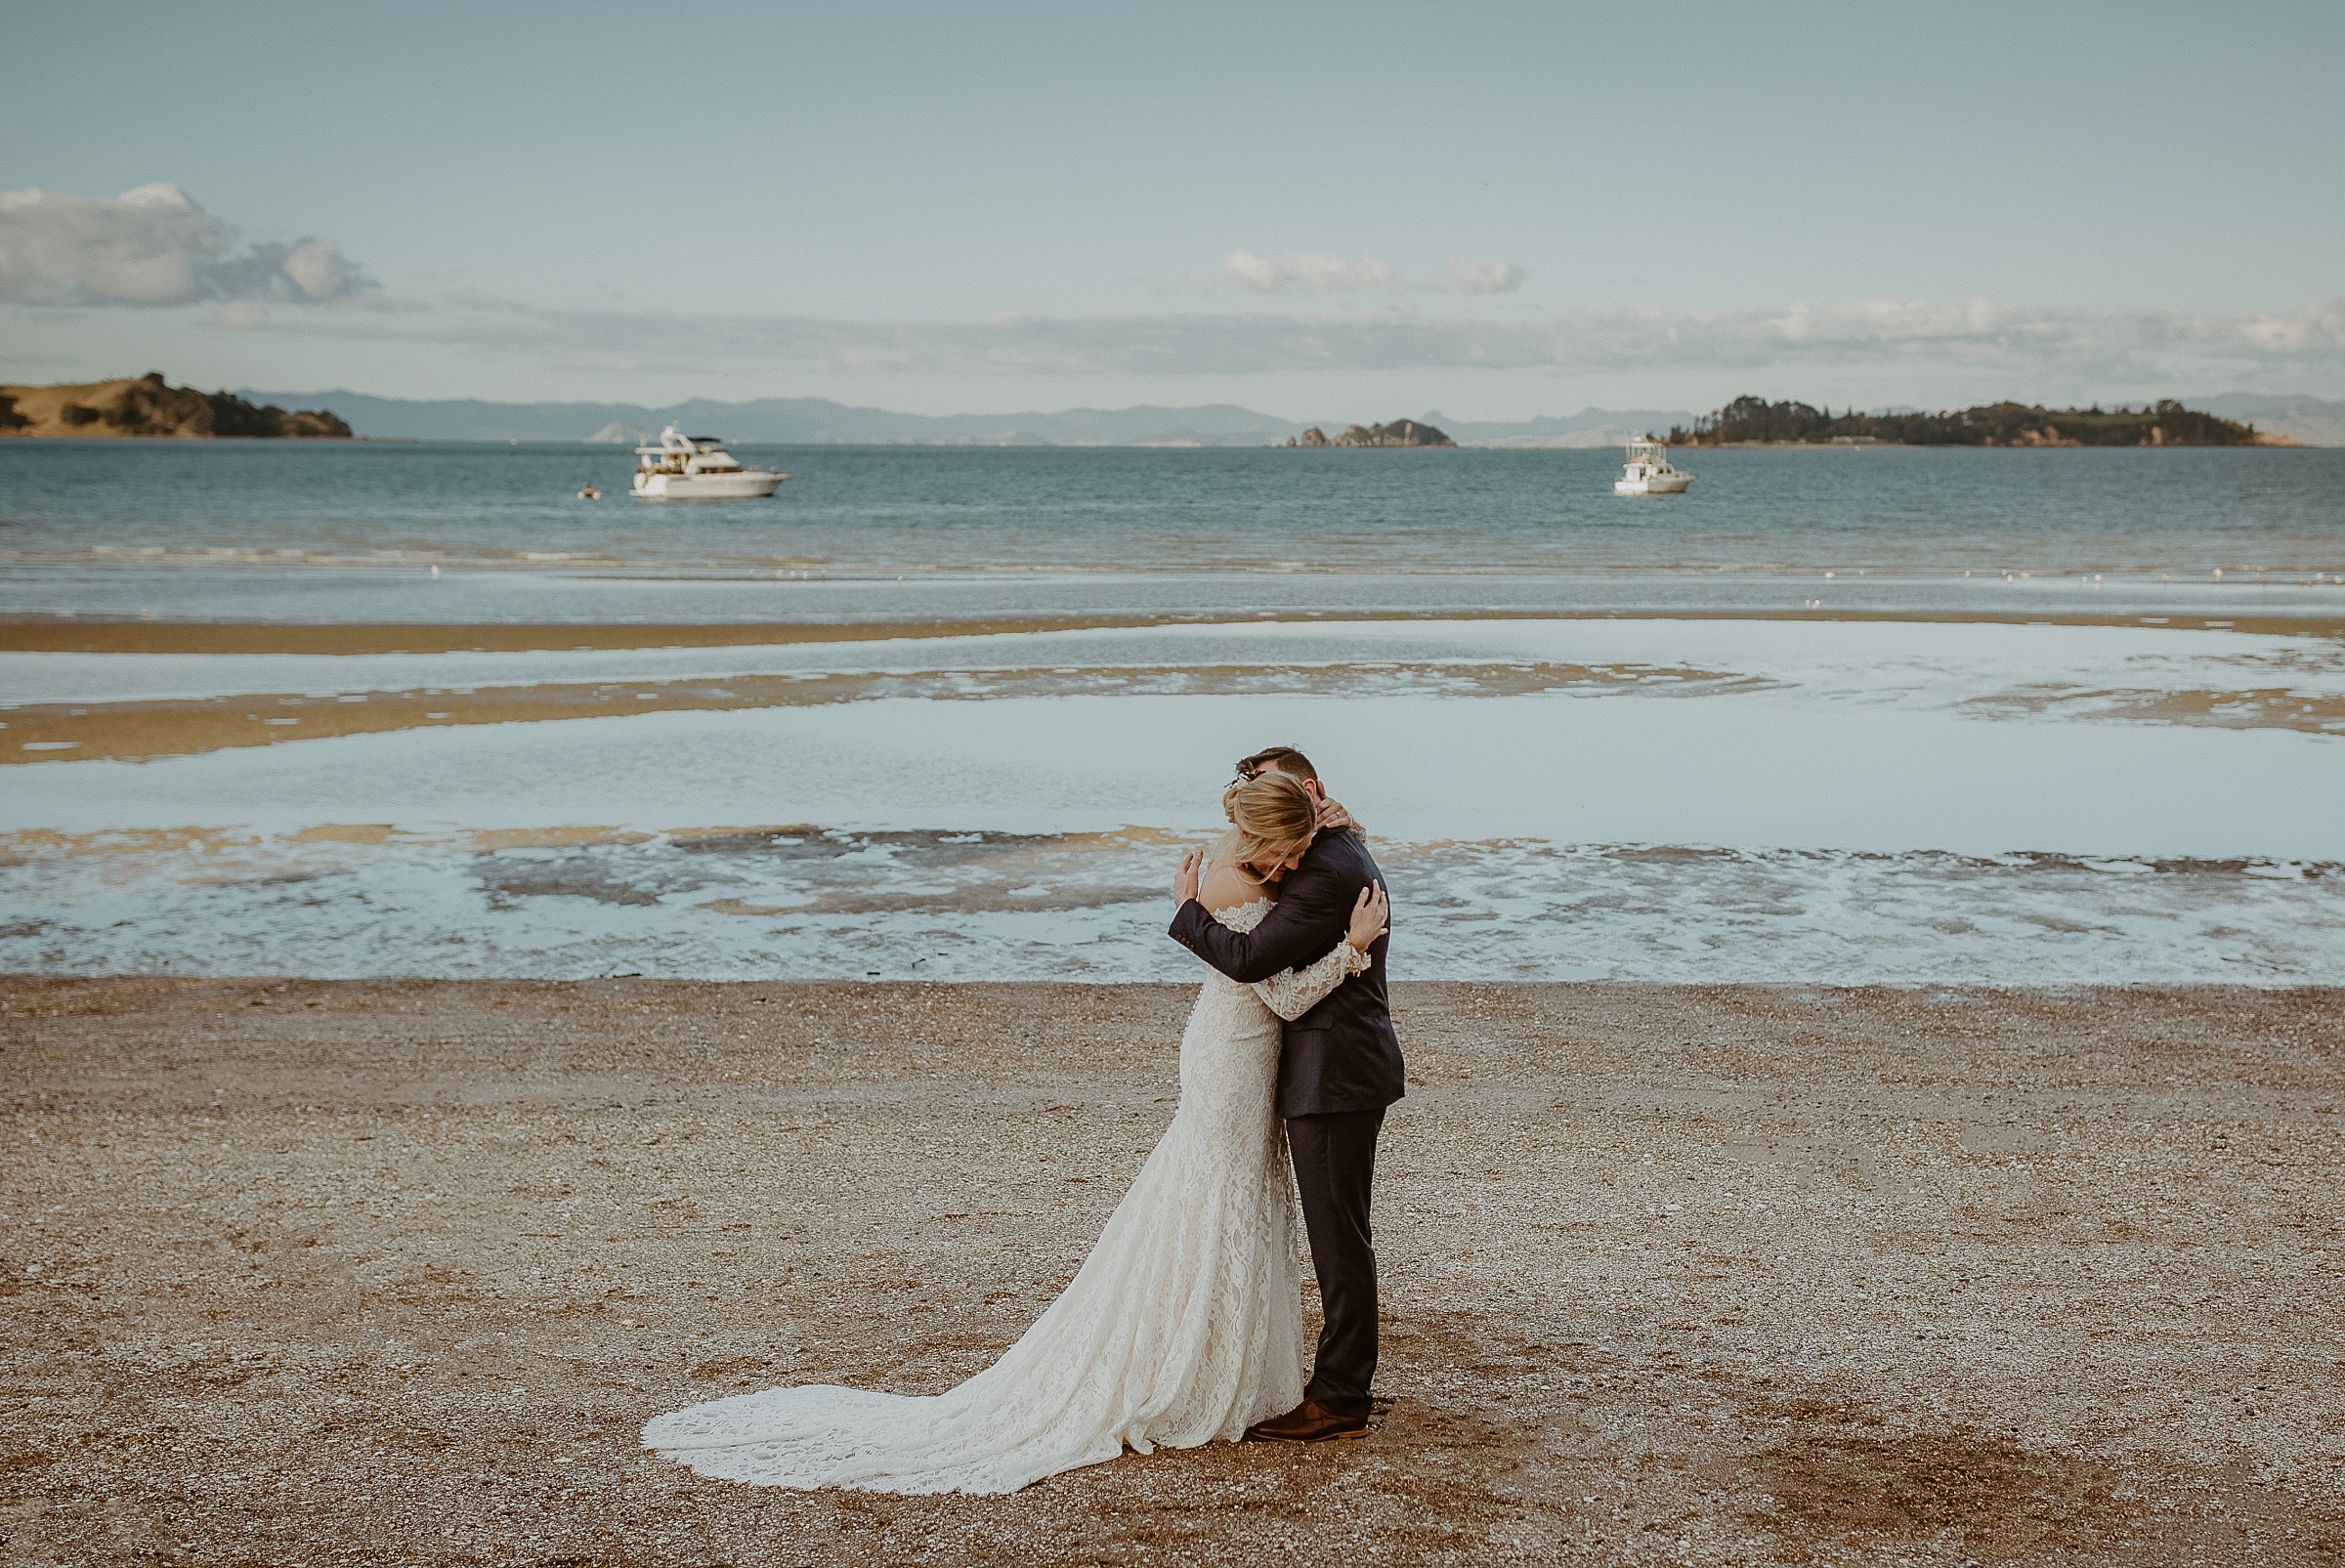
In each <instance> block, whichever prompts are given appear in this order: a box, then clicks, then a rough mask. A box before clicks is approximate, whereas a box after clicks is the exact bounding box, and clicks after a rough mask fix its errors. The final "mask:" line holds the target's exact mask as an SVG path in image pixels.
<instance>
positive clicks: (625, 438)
mask: <svg viewBox="0 0 2345 1568" xmlns="http://www.w3.org/2000/svg"><path fill="white" fill-rule="evenodd" d="M242 396H244V397H246V398H250V399H252V400H254V401H255V402H260V403H281V404H284V405H285V406H288V407H292V406H299V407H304V408H317V407H325V408H331V409H332V410H333V411H334V412H335V413H336V414H338V415H340V416H341V417H342V418H343V419H345V420H347V421H349V423H350V426H351V428H352V429H353V430H355V431H357V432H358V433H359V434H360V435H361V436H372V437H375V438H377V439H386V438H387V439H394V440H397V439H405V440H410V441H499V442H502V441H576V442H608V443H615V444H619V445H634V444H635V443H636V441H637V440H638V439H639V438H640V436H641V435H642V434H644V433H656V432H658V431H659V429H660V428H661V426H662V425H676V426H679V427H681V428H682V429H683V430H684V431H685V432H686V433H687V434H689V435H708V436H721V437H723V438H724V439H725V440H727V441H730V442H735V443H738V444H741V445H754V444H759V443H789V444H793V445H795V444H805V445H858V446H863V445H924V446H1273V445H1278V444H1280V443H1282V442H1284V441H1286V440H1287V439H1288V438H1289V437H1293V436H1300V435H1301V434H1302V432H1303V431H1304V429H1306V428H1307V426H1308V424H1309V423H1310V422H1308V421H1302V420H1289V419H1280V418H1277V417H1275V416H1273V415H1270V414H1263V413H1257V412H1255V411H1254V410H1253V409H1251V408H1241V407H1239V406H1238V405H1237V404H1235V403H1201V404H1198V405H1196V406H1194V407H1188V408H1164V407H1157V406H1154V405H1151V404H1141V405H1139V406H1137V407H1131V408H1068V409H1063V410H1061V411H1059V412H1057V413H1041V412H1033V413H1018V414H900V413H893V412H890V411H889V410H887V409H885V408H858V407H854V406H852V405H850V404H847V403H832V402H831V401H830V400H829V399H827V398H760V399H758V400H756V401H755V402H751V403H712V402H710V401H708V400H706V399H695V400H693V401H692V402H690V403H671V404H669V405H668V406H666V407H662V408H650V407H645V406H643V405H642V404H640V403H483V402H479V401H475V400H454V399H451V400H446V401H435V402H417V401H414V400H410V399H406V398H373V397H368V396H367V395H366V394H364V393H359V392H299V393H294V392H246V393H244V394H242ZM1692 417H1693V416H1692V415H1691V414H1688V413H1685V412H1684V411H1682V410H1675V409H1646V408H1626V409H1609V408H1586V409H1583V410H1581V411H1580V412H1579V413H1577V414H1574V415H1572V416H1571V417H1569V418H1562V417H1557V416H1553V415H1551V416H1549V417H1546V418H1542V419H1531V420H1522V421H1517V422H1514V423H1476V422H1474V421H1471V420H1453V419H1451V418H1449V417H1448V416H1447V415H1445V414H1443V413H1441V412H1440V411H1439V410H1438V409H1435V410H1433V411H1431V412H1428V413H1427V414H1425V415H1423V416H1422V418H1421V422H1422V423H1425V424H1429V425H1438V426H1440V427H1441V428H1442V429H1443V430H1445V431H1447V432H1448V433H1449V434H1450V435H1451V436H1452V437H1453V438H1454V439H1455V440H1457V441H1459V442H1461V443H1465V444H1469V445H1492V446H1610V445H1618V444H1619V443H1620V442H1622V441H1624V440H1627V439H1629V438H1630V437H1632V436H1638V435H1642V434H1643V433H1644V432H1645V431H1647V430H1667V429H1668V428H1669V427H1670V425H1671V424H1672V423H1675V422H1679V421H1684V420H1689V419H1691V418H1692ZM1316 422H1317V423H1319V424H1322V425H1327V426H1330V427H1332V428H1335V429H1339V430H1341V429H1343V426H1344V425H1345V424H1346V423H1347V422H1348V421H1345V420H1336V419H1329V420H1320V421H1316Z"/></svg>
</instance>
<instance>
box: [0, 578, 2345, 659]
mask: <svg viewBox="0 0 2345 1568" xmlns="http://www.w3.org/2000/svg"><path fill="white" fill-rule="evenodd" d="M2054 575H2056V574H2054ZM2341 597H2345V596H2341ZM1445 620H1696V621H1698V620H1761V621H1778V620H1789V621H1857V622H1874V621H1885V622H1895V623H1905V624H1916V625H1978V626H2029V625H2049V626H2154V627H2158V628H2161V629H2164V630H2168V631H2208V630H2219V631H2241V632H2257V633H2268V634H2272V635H2277V636H2302V637H2335V638H2345V603H2340V605H2339V606H2338V608H2337V611H2336V613H2335V614H2320V615H2305V614H2292V615H2291V614H2281V615H2273V614H2255V613H2254V612H2253V611H2241V612H2239V613H2238V614H2207V613H2204V612H2197V613H2177V614H2155V615H2153V614H2148V613H2147V612H2138V613H2132V614H2083V613H2078V612H2064V611H2019V610H2015V611H1946V612H1936V611H1926V610H1744V609H1723V610H1680V609H1661V610H1583V611H1549V610H1461V611H1349V610H1344V611H1327V612H1323V613H1322V612H1306V613H1297V612H1289V611H1281V612H1278V613H1275V614H1252V615H1242V616H1241V615H1235V614H1227V613H1214V612H1178V613H1172V614H1097V615H1012V616H999V617H988V618H976V619H943V618H939V619H932V620H886V621H847V620H827V621H826V620H789V621H771V620H768V621H689V622H666V623H658V624H650V623H633V622H625V621H576V622H568V621H551V622H538V623H526V622H516V621H414V622H406V621H349V622H324V623H320V622H291V621H230V620H163V619H148V618H139V619H131V618H127V617H124V618H107V617H102V616H97V615H78V614H52V615H23V614H17V615H0V653H40V654H336V655H340V654H457V653H477V654H516V653H559V652H566V651H575V650H581V649H592V650H597V651H604V652H619V651H627V650H635V649H651V648H747V647H757V646H765V645H775V644H789V643H852V642H883V641H888V640H892V639H899V638H931V637H984V636H1002V635H1010V634H1017V633H1026V632H1049V631H1098V630H1123V629H1139V628H1146V627H1152V626H1197V625H1206V626H1211V625H1233V624H1235V625H1278V624H1282V623H1284V624H1297V625H1314V624H1331V623H1340V622H1344V621H1445Z"/></svg>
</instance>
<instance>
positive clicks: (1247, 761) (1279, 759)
mask: <svg viewBox="0 0 2345 1568" xmlns="http://www.w3.org/2000/svg"><path fill="white" fill-rule="evenodd" d="M1264 769H1275V770H1276V771H1278V772H1280V773H1283V774H1286V775H1287V776H1288V777H1290V778H1294V779H1300V780H1302V781H1303V782H1304V783H1306V784H1317V783H1318V782H1319V770H1318V769H1317V768H1314V767H1312V766H1311V759H1310V758H1308V757H1306V756H1304V755H1303V754H1302V753H1301V752H1300V751H1298V750H1296V749H1295V748H1294V747H1293V746H1291V745H1274V746H1268V747H1265V748H1264V749H1262V750H1260V751H1257V752H1256V753H1255V754H1254V755H1253V756H1251V757H1240V758H1239V759H1238V777H1239V778H1241V779H1251V778H1253V777H1254V776H1255V775H1256V774H1258V773H1260V772H1262V771H1263V770H1264Z"/></svg>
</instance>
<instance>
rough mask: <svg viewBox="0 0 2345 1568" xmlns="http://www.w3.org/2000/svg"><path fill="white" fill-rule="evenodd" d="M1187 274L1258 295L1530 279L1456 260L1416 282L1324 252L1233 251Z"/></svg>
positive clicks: (1492, 290)
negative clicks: (1209, 269) (1205, 269)
mask: <svg viewBox="0 0 2345 1568" xmlns="http://www.w3.org/2000/svg"><path fill="white" fill-rule="evenodd" d="M1188 276H1189V277H1191V278H1193V279H1195V280H1197V281H1200V282H1205V283H1208V284H1211V283H1213V282H1216V281H1219V282H1227V283H1233V284H1235V285H1237V286H1238V287H1239V288H1242V289H1245V290H1246V291H1248V292H1249V293H1254V294H1361V293H1370V292H1381V293H1386V294H1405V293H1410V292H1413V291H1415V292H1424V293H1453V294H1505V293H1511V292H1513V291H1514V290H1515V289H1518V288H1520V287H1521V286H1522V280H1523V278H1525V277H1526V276H1528V274H1527V273H1525V272H1524V271H1523V270H1522V269H1521V268H1520V267H1517V266H1515V265H1514V263H1513V262H1504V261H1501V262H1484V261H1475V260H1474V259H1473V258H1471V257H1470V256H1453V257H1451V258H1450V262H1449V266H1448V268H1447V269H1446V270H1445V271H1444V272H1443V273H1442V274H1441V275H1440V276H1438V277H1429V278H1420V279H1417V280H1415V281H1412V280H1411V279H1409V278H1408V277H1406V276H1404V275H1402V274H1401V271H1400V269H1399V268H1397V267H1394V266H1393V265H1392V264H1391V263H1389V262H1387V261H1385V260H1383V259H1381V258H1379V257H1375V256H1362V257H1361V258H1360V259H1359V260H1357V261H1353V260H1351V259H1350V258H1348V257H1344V256H1337V255H1331V254H1329V253H1327V252H1324V251H1304V252H1300V253H1297V254H1295V255H1290V256H1257V255H1256V254H1255V253H1254V252H1253V251H1251V250H1233V251H1231V252H1230V253H1229V254H1228V255H1226V256H1224V257H1222V258H1221V265H1220V266H1218V267H1216V268H1215V269H1214V270H1213V271H1212V272H1193V273H1190V274H1188Z"/></svg>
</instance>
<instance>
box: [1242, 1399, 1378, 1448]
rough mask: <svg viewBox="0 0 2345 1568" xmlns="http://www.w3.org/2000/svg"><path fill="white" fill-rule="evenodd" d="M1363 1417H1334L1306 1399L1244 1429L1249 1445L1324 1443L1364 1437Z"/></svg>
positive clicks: (1365, 1419) (1365, 1425)
mask: <svg viewBox="0 0 2345 1568" xmlns="http://www.w3.org/2000/svg"><path fill="white" fill-rule="evenodd" d="M1367 1435H1368V1418H1367V1417H1365V1416H1334V1415H1330V1414H1329V1413H1328V1412H1326V1411H1324V1410H1321V1409H1320V1408H1319V1407H1318V1406H1317V1405H1314V1404H1312V1403H1311V1402H1310V1401H1309V1400H1307V1399H1306V1400H1304V1401H1303V1402H1302V1403H1301V1404H1300V1405H1298V1406H1296V1407H1295V1408H1294V1409H1293V1410H1291V1411H1288V1412H1287V1413H1286V1414H1285V1415H1284V1416H1273V1417H1271V1418H1270V1419H1269V1420H1266V1421H1258V1422H1256V1423H1255V1424H1254V1425H1252V1426H1249V1427H1247V1428H1246V1441H1247V1442H1249V1443H1324V1442H1326V1441H1328V1440H1329V1439H1330V1438H1336V1437H1366V1436H1367Z"/></svg>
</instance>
